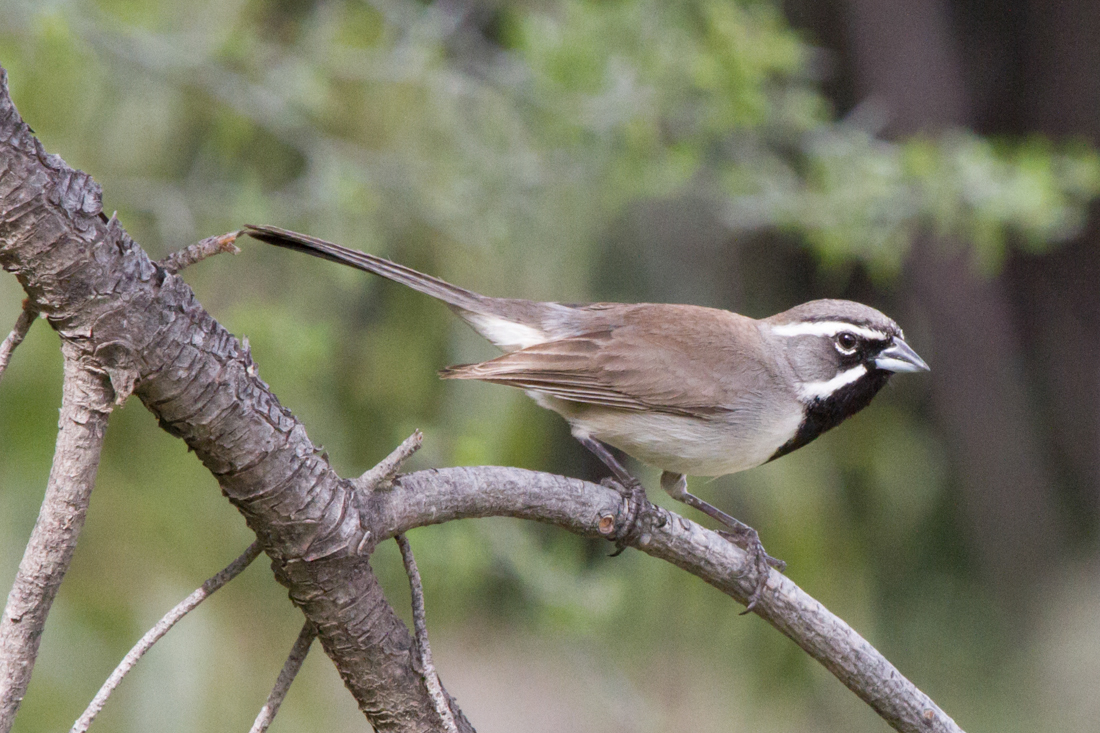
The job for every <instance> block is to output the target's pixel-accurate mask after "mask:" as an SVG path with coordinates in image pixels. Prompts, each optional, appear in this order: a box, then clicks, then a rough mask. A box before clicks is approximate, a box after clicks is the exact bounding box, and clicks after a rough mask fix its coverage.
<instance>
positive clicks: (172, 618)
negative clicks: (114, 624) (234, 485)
mask: <svg viewBox="0 0 1100 733" xmlns="http://www.w3.org/2000/svg"><path fill="white" fill-rule="evenodd" d="M261 552H262V550H261V548H260V543H258V542H253V543H252V544H251V545H249V547H248V549H247V550H245V551H244V552H243V553H241V555H240V557H238V558H237V559H236V560H234V561H233V562H231V563H229V565H227V566H226V567H225V568H223V569H222V570H220V571H219V572H218V573H217V574H216V575H214V576H213V577H211V578H210V579H209V580H207V581H206V582H205V583H203V584H202V585H201V586H199V587H198V588H197V589H196V590H195V591H194V592H193V593H192V594H191V595H189V596H187V597H186V598H184V599H183V600H182V601H180V602H179V603H178V604H177V605H176V606H175V607H174V608H173V609H172V610H171V611H169V612H168V613H166V614H164V617H163V618H161V620H160V621H157V623H156V624H155V625H154V626H153V628H151V629H149V630H148V631H146V632H145V635H144V636H142V637H141V639H140V640H139V641H138V643H137V644H135V645H134V647H133V648H132V649H131V650H130V651H129V652H127V654H126V656H125V657H123V658H122V661H121V662H119V663H118V666H117V667H115V671H114V672H111V676H110V677H108V678H107V681H106V682H104V683H103V686H102V687H100V688H99V692H97V693H96V695H95V697H94V698H92V701H91V702H90V703H88V707H87V709H86V710H85V711H84V714H83V715H81V716H80V717H79V718H78V719H77V721H76V722H75V723H73V727H72V731H71V733H84V732H85V731H87V730H88V726H90V725H91V724H92V721H93V720H95V716H97V715H99V711H100V710H102V709H103V705H104V704H105V703H106V702H107V698H109V697H110V696H111V693H112V692H114V691H115V688H116V687H118V685H119V683H120V682H122V678H123V677H125V676H126V675H127V674H128V673H129V672H130V670H131V669H133V668H134V665H135V664H137V663H138V660H139V659H141V658H142V657H143V656H145V652H147V651H149V650H150V649H152V648H153V644H156V643H157V642H158V641H159V640H160V638H161V637H163V636H164V635H165V634H167V633H168V632H169V630H171V628H172V627H173V626H175V625H176V622H177V621H179V620H180V619H181V618H183V617H184V616H186V615H187V614H188V613H190V612H191V611H192V610H194V609H195V607H196V606H198V605H199V604H200V603H202V602H203V601H205V600H206V599H207V598H209V597H210V596H211V594H213V593H214V591H216V590H218V589H219V588H221V587H222V586H223V585H225V584H226V583H228V582H229V581H231V580H233V578H236V577H237V576H238V575H240V574H241V572H242V571H243V570H244V569H245V568H247V567H248V566H249V565H250V564H251V563H252V561H253V560H255V559H256V558H257V557H259V556H260V553H261Z"/></svg>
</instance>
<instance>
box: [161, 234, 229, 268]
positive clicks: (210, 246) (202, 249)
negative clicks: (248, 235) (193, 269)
mask: <svg viewBox="0 0 1100 733" xmlns="http://www.w3.org/2000/svg"><path fill="white" fill-rule="evenodd" d="M240 234H241V233H240V232H229V233H228V234H219V235H217V236H214V237H207V238H206V239H204V240H202V241H201V242H195V243H194V244H192V245H190V246H187V247H184V248H183V249H181V250H180V251H178V252H173V253H172V254H170V255H168V256H167V257H165V258H164V259H163V260H161V261H160V262H158V263H157V264H158V265H160V266H161V267H162V268H164V271H165V272H170V273H172V274H173V275H176V274H178V273H179V272H180V271H181V270H183V269H184V268H185V267H190V266H191V265H193V264H195V263H196V262H202V261H203V260H205V259H206V258H207V257H213V256H214V255H216V254H222V253H223V252H224V253H226V254H231V255H235V254H240V253H241V250H240V248H239V247H237V245H236V244H234V242H236V241H237V237H239V236H240Z"/></svg>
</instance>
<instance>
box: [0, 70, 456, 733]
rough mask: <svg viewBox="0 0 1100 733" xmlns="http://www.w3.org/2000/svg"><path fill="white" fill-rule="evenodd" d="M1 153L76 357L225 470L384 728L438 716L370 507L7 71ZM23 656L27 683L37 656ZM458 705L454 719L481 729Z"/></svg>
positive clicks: (13, 204) (427, 726)
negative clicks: (107, 205)
mask: <svg viewBox="0 0 1100 733" xmlns="http://www.w3.org/2000/svg"><path fill="white" fill-rule="evenodd" d="M0 161H2V163H3V169H4V186H3V187H0V267H3V268H4V269H5V270H7V271H9V272H12V273H14V274H15V275H16V276H17V277H18V278H19V281H20V283H21V284H22V286H23V289H24V291H25V292H26V294H27V297H28V299H29V301H30V302H31V303H32V304H33V306H34V307H35V308H36V309H37V310H39V311H40V312H42V313H44V314H45V315H46V317H47V320H48V321H49V323H50V325H51V326H52V327H53V328H54V329H55V330H56V331H57V333H58V334H59V336H60V337H61V340H62V343H63V344H66V348H67V349H71V350H72V351H73V353H74V354H75V355H76V359H77V360H78V361H79V362H80V363H82V364H84V365H85V366H86V367H87V368H88V369H92V370H94V371H95V372H96V373H97V374H100V375H105V376H106V377H107V379H108V380H109V382H110V389H111V390H113V396H114V398H115V401H116V402H121V401H123V400H124V399H125V398H126V397H127V396H128V395H130V394H131V393H132V394H135V395H136V396H137V397H139V398H140V399H141V401H142V402H143V403H144V404H145V406H146V407H147V408H148V409H149V410H150V411H151V412H153V414H154V415H155V416H156V417H157V418H158V420H159V421H160V424H161V426H162V427H163V428H164V429H165V430H167V431H168V432H169V433H171V434H172V435H174V436H176V437H178V438H181V439H182V440H184V441H185V442H186V443H187V445H188V447H190V448H191V449H192V450H193V451H194V452H195V455H196V456H197V457H198V458H199V459H200V460H201V461H202V462H203V464H204V465H205V466H206V467H207V468H208V469H209V470H210V471H211V473H212V474H213V475H214V476H215V477H216V478H217V480H218V482H219V484H220V485H221V489H222V491H223V493H224V494H225V496H226V497H228V499H229V500H230V502H232V503H233V505H234V506H236V507H237V509H238V510H239V511H240V512H241V513H242V514H243V515H244V517H245V519H246V521H247V522H248V524H249V526H250V527H251V529H252V530H253V531H254V532H255V533H256V536H257V539H258V540H259V542H260V545H261V546H262V547H263V549H264V551H265V552H266V553H267V554H268V556H269V557H271V559H272V566H273V570H274V572H275V576H276V578H277V579H278V580H279V582H281V583H283V584H284V585H285V586H286V587H287V589H288V591H289V594H290V597H291V599H292V600H293V602H294V603H295V604H297V605H298V607H299V608H301V609H302V611H303V612H304V613H305V615H306V617H307V618H308V619H309V620H310V621H311V622H312V623H313V624H314V627H315V628H316V629H317V635H318V638H319V639H320V640H321V643H322V646H323V647H324V649H325V652H326V653H327V654H328V655H329V657H330V658H331V659H332V660H333V662H334V664H335V665H336V668H337V670H338V671H339V673H340V675H341V677H342V678H343V680H344V683H345V684H346V685H347V687H348V689H349V690H350V691H351V693H352V695H353V696H354V697H355V699H356V701H357V702H358V704H359V707H360V709H361V710H363V712H364V714H365V715H366V716H367V718H368V719H369V720H370V722H371V724H372V725H373V726H374V727H375V729H376V730H378V731H381V732H383V733H389V732H390V731H425V730H435V729H438V727H439V716H438V714H437V713H436V710H435V705H434V703H433V702H432V699H431V696H430V695H429V693H428V689H427V686H426V685H425V684H424V680H423V678H422V677H421V676H420V674H419V673H418V672H417V670H416V668H415V655H414V642H413V639H412V636H411V634H410V633H409V630H408V629H407V628H406V627H405V625H404V624H403V623H402V622H401V620H400V618H399V617H398V616H397V614H396V613H395V612H394V610H393V608H392V606H390V604H389V603H388V602H387V601H386V598H385V595H384V594H383V591H382V588H381V586H380V585H379V583H378V580H377V578H376V577H375V576H374V573H373V572H372V571H371V569H370V566H369V565H368V564H367V562H365V561H364V558H362V557H360V556H359V555H358V554H357V552H356V548H357V547H358V546H359V544H360V542H361V541H362V539H363V535H364V532H365V530H364V529H363V527H364V526H365V525H366V524H367V522H366V521H365V520H364V519H363V518H362V517H361V516H360V513H359V508H358V500H357V498H356V492H355V491H354V489H353V488H352V487H351V484H350V483H349V482H348V481H345V480H343V479H341V478H340V477H339V476H338V475H336V473H335V472H333V470H332V468H331V467H330V466H329V465H328V463H327V461H326V460H325V459H324V457H323V455H322V454H321V451H319V450H317V448H316V447H315V446H314V445H313V444H312V443H311V442H310V440H309V438H308V436H307V435H306V431H305V428H304V427H303V426H302V424H301V423H300V422H298V420H297V419H296V418H295V417H294V415H292V414H291V413H290V412H289V411H288V410H286V409H285V408H283V406H282V405H280V404H279V401H278V399H277V398H276V397H275V395H273V394H272V393H271V391H270V390H269V389H268V387H267V385H266V384H264V382H263V381H262V380H261V379H260V378H259V375H258V369H257V367H256V364H255V363H254V362H253V361H252V358H251V355H250V354H249V353H248V350H247V349H246V348H245V347H244V346H243V345H242V344H241V343H240V341H238V340H237V339H236V338H234V337H233V336H232V335H231V334H230V333H229V332H227V331H226V330H225V329H224V328H222V326H221V325H220V324H218V323H217V322H216V321H215V320H214V319H213V318H212V317H211V316H210V314H209V313H207V312H206V311H205V310H204V309H203V308H202V306H201V305H200V304H199V302H198V300H197V299H196V298H195V294H194V293H193V292H192V291H191V289H190V288H189V287H188V286H187V284H186V283H184V282H183V280H181V279H180V278H179V277H178V276H176V275H173V274H172V273H170V272H167V271H166V270H165V269H164V268H162V267H159V266H157V265H156V264H155V263H154V262H152V261H151V260H150V259H149V257H148V255H147V254H146V253H145V252H144V251H143V250H142V249H141V247H139V246H138V245H137V244H136V243H135V242H134V241H133V240H132V239H131V238H130V237H129V235H128V234H127V233H126V232H125V230H124V229H123V228H122V227H121V226H120V225H119V222H118V221H117V219H107V218H106V217H104V216H102V203H101V199H102V196H101V191H100V188H99V186H98V185H97V184H96V183H95V181H93V180H92V179H91V178H90V177H89V176H87V175H86V174H84V173H82V172H80V171H75V170H73V169H71V168H69V167H68V166H67V165H66V164H65V163H64V161H63V160H61V159H60V158H59V157H57V156H55V155H49V154H48V153H46V151H45V150H44V149H43V148H42V146H41V144H40V143H39V142H38V140H36V139H35V138H34V136H33V134H32V133H31V131H30V129H29V128H28V127H27V125H26V124H25V123H24V122H23V120H22V119H21V118H20V116H19V113H18V112H17V111H16V109H15V107H14V105H13V104H12V101H11V97H10V96H9V94H8V89H7V74H6V72H4V71H3V70H0ZM349 536H354V538H355V539H354V541H353V542H352V543H351V544H350V545H348V544H343V542H344V541H345V540H346V538H347V537H349ZM39 630H40V629H39ZM27 661H28V660H26V658H25V657H20V658H18V659H14V658H13V659H12V660H11V662H12V663H14V664H24V665H25V664H26V662H27ZM20 670H21V671H20V672H19V675H20V679H21V680H22V683H21V684H23V685H24V686H25V680H26V677H27V676H29V673H30V670H29V666H23V667H20ZM12 674H15V673H14V672H13V673H12ZM5 684H6V683H5ZM21 690H22V687H18V688H13V689H12V690H9V691H5V692H4V693H3V704H4V706H5V707H4V709H6V710H11V711H14V709H15V707H16V706H17V705H18V701H19V699H21V697H22V692H21ZM454 710H455V720H456V723H457V725H458V727H459V730H460V731H463V732H465V731H472V730H473V728H472V726H470V724H469V723H468V722H467V721H466V719H465V717H463V716H462V714H461V713H460V712H459V711H458V710H457V707H455V708H454ZM9 725H10V723H9ZM0 733H2V732H0Z"/></svg>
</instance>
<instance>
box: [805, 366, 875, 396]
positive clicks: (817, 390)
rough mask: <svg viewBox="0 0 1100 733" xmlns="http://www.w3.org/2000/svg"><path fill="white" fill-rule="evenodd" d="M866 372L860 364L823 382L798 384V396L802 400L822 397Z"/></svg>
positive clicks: (864, 367) (865, 368)
mask: <svg viewBox="0 0 1100 733" xmlns="http://www.w3.org/2000/svg"><path fill="white" fill-rule="evenodd" d="M866 373H867V367H866V366H864V365H863V364H860V365H859V366H855V367H852V368H851V369H848V370H847V371H843V372H841V373H840V374H838V375H836V376H835V377H833V378H832V379H829V380H826V381H824V382H807V383H806V384H800V385H799V386H798V396H799V397H801V398H802V400H803V401H804V402H811V401H813V400H815V399H824V398H826V397H828V396H829V395H831V394H833V393H834V392H836V391H837V390H838V389H840V388H841V387H844V386H846V385H849V384H851V383H852V382H854V381H856V380H857V379H859V378H860V377H862V376H863V375H864V374H866Z"/></svg>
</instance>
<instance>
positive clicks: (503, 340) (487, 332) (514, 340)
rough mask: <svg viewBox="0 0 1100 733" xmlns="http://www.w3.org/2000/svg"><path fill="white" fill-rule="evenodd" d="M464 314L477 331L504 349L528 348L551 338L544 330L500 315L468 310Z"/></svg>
mask: <svg viewBox="0 0 1100 733" xmlns="http://www.w3.org/2000/svg"><path fill="white" fill-rule="evenodd" d="M464 315H465V317H466V321H467V322H468V323H469V324H470V325H471V326H473V327H474V330H475V331H477V332H478V333H480V334H481V335H482V336H484V337H485V338H487V339H489V340H490V341H492V342H493V345H494V346H496V347H497V348H499V349H503V350H504V351H516V350H517V349H526V348H527V347H528V346H534V345H535V344H541V343H543V342H544V341H548V340H549V338H548V337H547V335H546V334H545V333H543V332H542V331H540V330H538V329H537V328H532V327H531V326H526V325H524V324H522V323H516V322H515V321H507V320H505V319H503V318H500V317H498V316H487V315H485V314H483V313H469V312H467V313H466V314H464Z"/></svg>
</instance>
